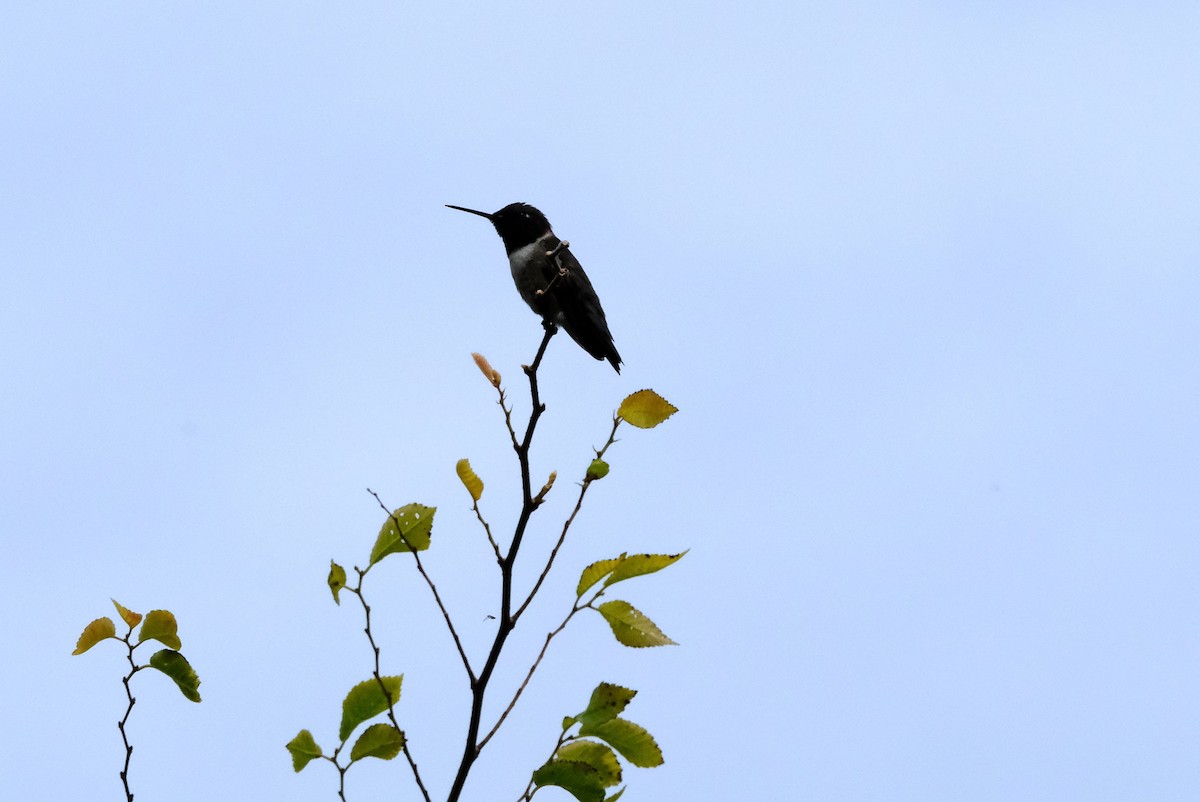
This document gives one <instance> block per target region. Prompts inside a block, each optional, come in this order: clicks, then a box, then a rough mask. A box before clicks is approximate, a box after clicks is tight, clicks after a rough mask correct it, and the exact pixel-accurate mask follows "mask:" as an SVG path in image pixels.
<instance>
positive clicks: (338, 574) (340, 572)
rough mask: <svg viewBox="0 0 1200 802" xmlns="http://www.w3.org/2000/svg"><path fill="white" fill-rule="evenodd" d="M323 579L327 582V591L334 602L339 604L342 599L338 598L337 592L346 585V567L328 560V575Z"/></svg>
mask: <svg viewBox="0 0 1200 802" xmlns="http://www.w3.org/2000/svg"><path fill="white" fill-rule="evenodd" d="M325 581H326V582H327V583H329V591H330V592H331V593H332V594H333V601H334V603H335V604H341V603H342V600H341V599H339V598H338V593H339V592H340V591H341V589H342V588H344V587H346V569H345V568H343V567H342V566H340V565H338V564H337V563H335V562H334V561H333V560H330V561H329V577H328V578H327V579H326V580H325Z"/></svg>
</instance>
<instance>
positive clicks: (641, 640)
mask: <svg viewBox="0 0 1200 802" xmlns="http://www.w3.org/2000/svg"><path fill="white" fill-rule="evenodd" d="M596 609H597V610H599V612H600V615H602V616H604V619H605V620H606V621H608V625H609V626H610V627H612V631H613V637H615V638H616V639H617V640H618V641H619V642H620V643H621V644H623V645H625V646H632V647H634V648H637V649H641V648H644V647H646V646H669V645H674V644H675V641H673V640H671V639H670V638H668V637H667V636H666V635H664V634H663V632H662V630H661V629H659V628H658V627H657V626H656V625H655V623H654V622H653V621H651V620H650V619H649V618H647V617H646V616H645V614H644V613H642V611H641V610H639V609H637V608H636V607H634V606H633V605H632V604H630V603H629V602H627V601H610V602H605V603H604V604H602V605H600V606H599V607H598V608H596Z"/></svg>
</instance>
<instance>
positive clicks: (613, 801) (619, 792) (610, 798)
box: [604, 788, 625, 802]
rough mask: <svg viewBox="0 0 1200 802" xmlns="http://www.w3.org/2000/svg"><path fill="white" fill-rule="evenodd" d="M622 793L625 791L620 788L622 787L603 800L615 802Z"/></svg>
mask: <svg viewBox="0 0 1200 802" xmlns="http://www.w3.org/2000/svg"><path fill="white" fill-rule="evenodd" d="M624 793H625V789H624V788H622V789H620V790H618V791H617V792H616V793H615V794H613V795H612V796H610V797H609V798H608V799H606V800H604V802H617V800H618V799H620V798H621V795H622V794H624Z"/></svg>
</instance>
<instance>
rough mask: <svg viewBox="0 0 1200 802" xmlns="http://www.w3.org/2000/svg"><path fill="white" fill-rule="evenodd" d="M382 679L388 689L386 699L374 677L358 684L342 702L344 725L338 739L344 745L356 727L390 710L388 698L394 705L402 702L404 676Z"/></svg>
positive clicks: (340, 729)
mask: <svg viewBox="0 0 1200 802" xmlns="http://www.w3.org/2000/svg"><path fill="white" fill-rule="evenodd" d="M382 679H383V684H384V685H385V686H386V687H387V692H388V696H386V697H385V696H384V695H383V688H380V687H379V681H378V680H376V679H375V678H374V677H371V679H368V680H364V681H362V682H360V683H358V684H357V685H355V686H354V687H353V688H351V689H350V693H348V694H346V698H345V700H344V701H343V702H342V725H341V726H340V727H339V728H338V738H339V739H340V740H341V741H342V742H343V743H344V742H345V741H346V739H347V738H349V737H350V733H352V732H354V728H355V727H357V726H358V725H359V724H362V723H363V722H364V721H366V720H367V719H370V718H374V717H375V716H378V715H379V714H380V713H382V712H384V711H385V710H387V709H388V697H391V703H392V704H393V705H395V704H396V703H397V702H399V701H400V683H401V682H402V681H403V680H404V675H399V676H395V677H383V678H382Z"/></svg>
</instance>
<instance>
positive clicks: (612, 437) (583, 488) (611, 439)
mask: <svg viewBox="0 0 1200 802" xmlns="http://www.w3.org/2000/svg"><path fill="white" fill-rule="evenodd" d="M620 425H621V419H620V418H618V417H616V416H614V417H613V427H612V431H611V432H609V434H608V442H606V443H605V444H604V446H603V447H602V448H600V450H599V451H597V452H596V459H601V458H603V457H604V452H606V451H608V448H609V446H611V445H612V444H613V443H615V442H617V439H616V438H617V427H618V426H620ZM593 481H594V480H593V479H592V478H591V477H590V476H587V475H585V476H584V477H583V482H582V483H581V484H580V487H579V498H577V499H576V500H575V509H573V510H571V515H570V516H569V517H568V518H567V520H566V521H565V522H564V523H563V528H562V532H560V533H559V535H558V542H557V543H555V544H554V548H553V549H551V550H550V557H549V559H547V560H546V566H545V567H544V568H543V569H542V572H541V573H540V574H539V575H538V578H537V581H536V582H534V583H533V589H532V590H530V591H529V595H528V596H526V597H525V601H524V602H522V603H521V606H520V607H518V608H517V611H516V612H515V613H513V621H514V623H515V622H516V620H517V619H518V618H520V617H521V614H522V613H524V612H525V608H526V607H528V606H529V604H530V602H532V601H533V597H534V596H536V595H537V592H538V590H539V589H540V588H541V587H542V583H543V582H544V581H546V576H547V575H548V574H549V573H550V567H551V566H552V565H554V559H555V558H556V557H557V556H558V550H559V549H560V548H562V544H563V541H565V540H566V539H567V530H568V529H570V528H571V524H572V522H574V520H575V516H576V515H578V514H579V508H580V507H582V506H583V497H584V496H585V495H586V494H587V491H588V488H589V487H591V485H592V482H593Z"/></svg>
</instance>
